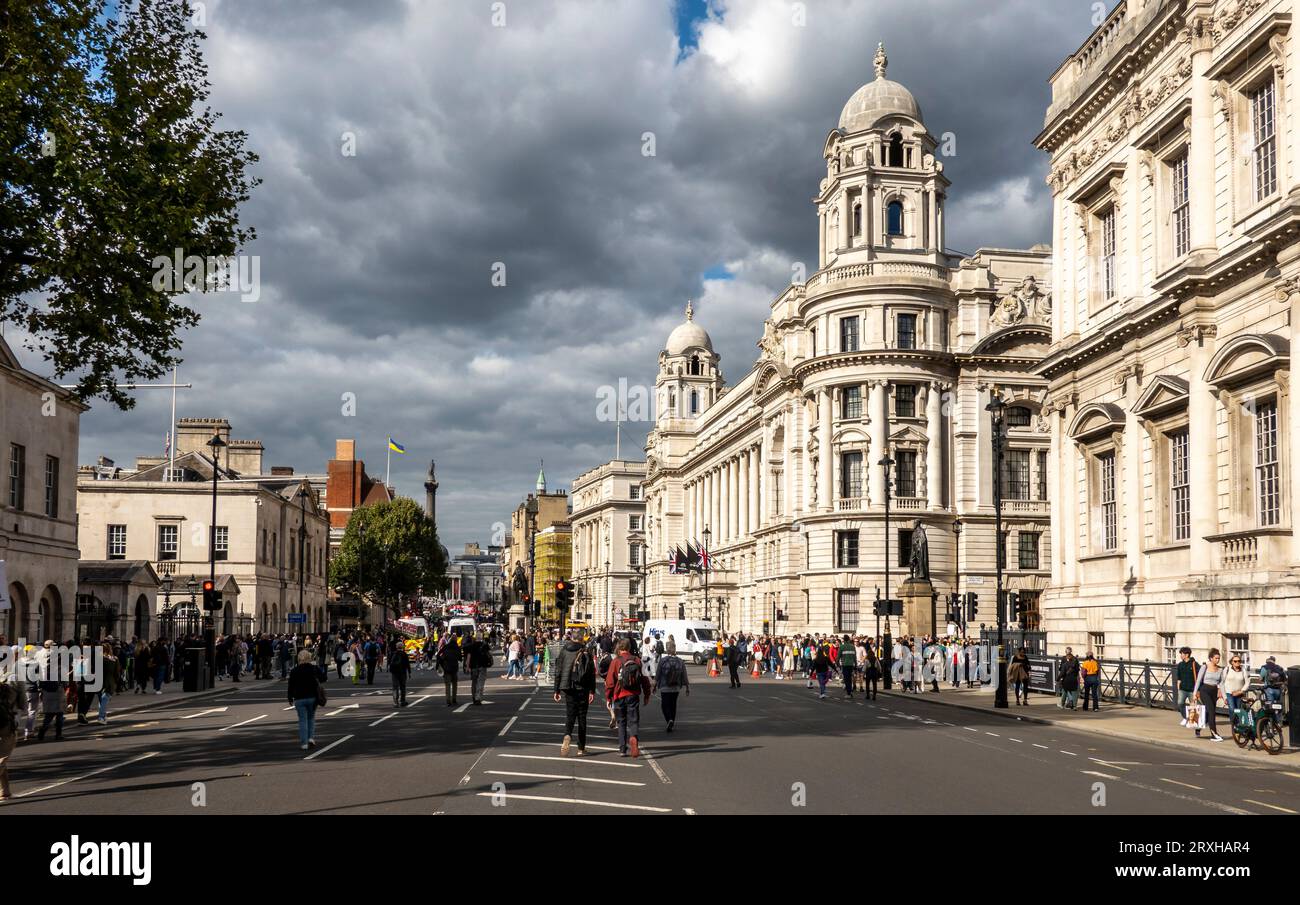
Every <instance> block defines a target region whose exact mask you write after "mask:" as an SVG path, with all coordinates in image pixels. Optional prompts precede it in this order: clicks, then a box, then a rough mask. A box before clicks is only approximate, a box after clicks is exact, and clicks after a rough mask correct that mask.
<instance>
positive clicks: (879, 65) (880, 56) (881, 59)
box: [875, 41, 889, 79]
mask: <svg viewBox="0 0 1300 905" xmlns="http://www.w3.org/2000/svg"><path fill="white" fill-rule="evenodd" d="M875 64H876V78H878V79H883V78H884V77H885V67H887V66H888V65H889V57H888V56H886V55H885V42H884V41H881V42H880V43H879V44H877V45H876V60H875Z"/></svg>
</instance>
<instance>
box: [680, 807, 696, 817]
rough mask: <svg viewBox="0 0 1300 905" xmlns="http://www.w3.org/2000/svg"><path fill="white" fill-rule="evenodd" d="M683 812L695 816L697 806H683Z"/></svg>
mask: <svg viewBox="0 0 1300 905" xmlns="http://www.w3.org/2000/svg"><path fill="white" fill-rule="evenodd" d="M682 813H683V814H689V815H690V816H691V817H694V816H695V808H682Z"/></svg>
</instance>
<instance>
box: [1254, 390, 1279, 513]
mask: <svg viewBox="0 0 1300 905" xmlns="http://www.w3.org/2000/svg"><path fill="white" fill-rule="evenodd" d="M1255 493H1256V497H1255V498H1256V500H1257V502H1258V506H1259V524H1260V525H1263V526H1267V525H1276V524H1277V523H1278V521H1279V520H1280V519H1281V516H1282V496H1281V487H1280V484H1279V479H1278V450H1277V403H1276V402H1272V401H1270V402H1263V403H1260V405H1259V407H1258V408H1257V409H1255Z"/></svg>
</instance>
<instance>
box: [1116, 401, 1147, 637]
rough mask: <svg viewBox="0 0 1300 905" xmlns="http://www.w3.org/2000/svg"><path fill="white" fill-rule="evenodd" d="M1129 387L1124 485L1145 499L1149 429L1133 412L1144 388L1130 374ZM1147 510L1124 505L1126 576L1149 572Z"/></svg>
mask: <svg viewBox="0 0 1300 905" xmlns="http://www.w3.org/2000/svg"><path fill="white" fill-rule="evenodd" d="M1125 391H1126V392H1125V394H1124V395H1125V399H1124V410H1125V412H1124V448H1123V450H1122V455H1123V461H1124V479H1123V482H1122V483H1121V484H1120V486H1121V487H1123V488H1124V498H1125V499H1129V500H1140V499H1142V438H1143V437H1144V436H1145V435H1146V432H1145V431H1143V430H1142V425H1141V424H1140V423H1139V422H1138V416H1137V415H1136V414H1134V412H1133V406H1135V405H1136V404H1137V401H1138V396H1140V395H1141V394H1142V389H1141V387H1139V386H1138V383H1137V379H1136V378H1129V380H1128V383H1127V385H1126V387H1125ZM1145 510H1146V507H1145V506H1140V505H1138V506H1122V507H1120V512H1122V513H1123V519H1124V556H1125V558H1126V560H1127V563H1126V564H1127V566H1128V568H1127V569H1125V573H1126V574H1125V576H1124V577H1125V580H1127V579H1128V578H1129V576H1132V577H1133V578H1134V579H1135V580H1137V581H1141V580H1142V579H1143V578H1144V577H1145V574H1146V569H1145V566H1144V564H1145V561H1146V558H1145V556H1143V554H1142V542H1143V539H1144V538H1143V522H1144V517H1145V515H1146V511H1145ZM1132 641H1133V639H1132V637H1130V638H1129V643H1130V644H1132Z"/></svg>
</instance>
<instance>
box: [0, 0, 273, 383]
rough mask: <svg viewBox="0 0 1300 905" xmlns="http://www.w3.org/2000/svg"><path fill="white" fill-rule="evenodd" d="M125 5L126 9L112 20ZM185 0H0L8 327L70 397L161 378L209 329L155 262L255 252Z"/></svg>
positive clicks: (235, 155)
mask: <svg viewBox="0 0 1300 905" xmlns="http://www.w3.org/2000/svg"><path fill="white" fill-rule="evenodd" d="M119 6H120V7H121V10H120V12H119V10H118V7H119ZM192 20H193V11H192V9H191V7H190V4H189V2H188V0H112V2H110V0H83V2H67V0H17V2H4V0H0V322H10V323H14V324H17V325H18V326H20V327H21V328H22V329H23V330H25V331H26V332H27V334H28V339H27V341H26V344H27V347H28V348H30V349H32V350H33V351H36V352H39V353H40V354H41V355H42V356H43V357H44V358H45V360H46V361H49V362H51V364H52V365H53V370H54V373H55V375H56V376H59V377H63V376H66V375H69V374H74V375H76V380H77V383H76V387H77V389H76V392H77V394H78V395H79V396H80V397H82V398H84V399H89V398H91V397H95V396H100V397H103V398H105V399H108V400H110V401H111V402H113V403H114V404H115V405H117V406H119V407H121V408H130V407H131V406H132V405H133V404H134V400H133V399H132V398H131V397H130V396H129V395H128V394H127V393H126V392H124V391H123V390H121V389H119V388H117V387H116V386H115V385H114V384H115V383H116V382H117V381H119V380H123V381H131V380H136V379H140V378H145V379H151V378H157V377H159V376H160V375H162V374H164V373H165V372H166V371H167V369H168V368H170V367H171V366H172V364H173V363H174V362H175V361H176V357H175V356H174V355H173V352H174V351H175V350H176V349H178V348H179V347H180V339H179V334H180V333H181V332H182V331H183V330H185V329H186V328H188V327H192V326H193V325H194V324H196V323H197V322H198V320H199V314H198V312H197V311H195V310H193V309H191V308H190V307H188V306H187V305H186V304H185V303H184V301H183V293H184V292H185V291H188V290H190V289H194V290H198V291H204V290H207V289H211V288H214V287H213V286H212V285H211V283H209V282H196V283H191V284H190V285H188V286H186V285H182V282H181V279H180V277H179V276H178V277H177V278H176V279H175V280H172V279H170V276H171V274H170V271H167V272H166V273H165V276H166V277H168V279H165V280H164V279H161V278H159V274H160V270H161V265H160V263H159V259H161V258H166V259H168V260H173V259H174V258H175V256H176V254H177V252H178V251H179V253H180V254H181V256H182V258H186V257H191V256H197V257H198V258H202V259H203V260H205V261H209V260H217V261H221V260H225V259H228V258H230V257H232V256H234V255H236V254H237V253H238V252H239V251H240V249H241V248H242V247H243V246H244V245H245V244H246V243H247V242H249V241H251V240H252V239H253V238H254V236H255V232H254V230H253V229H251V228H249V227H245V226H241V225H240V223H239V205H240V204H241V203H242V202H243V201H245V200H247V198H248V197H249V192H250V191H251V189H252V188H253V187H254V186H256V185H257V184H258V183H259V182H260V180H258V179H254V178H252V177H251V176H250V174H249V169H250V167H251V166H252V165H253V164H254V163H255V162H256V161H257V159H258V158H257V155H256V154H253V153H252V152H250V151H248V150H246V149H245V147H244V143H245V140H246V138H247V136H246V134H245V133H244V132H238V131H223V130H220V129H218V128H217V120H218V118H219V116H220V114H218V113H215V112H213V111H212V109H211V108H210V107H208V106H206V103H205V102H206V101H207V98H208V96H209V93H210V91H209V88H210V85H209V82H208V80H207V65H206V64H205V63H204V61H203V56H202V54H201V53H200V42H201V41H202V40H203V39H204V38H205V35H204V34H203V32H201V31H199V30H197V29H196V28H195V27H194V23H193V21H192Z"/></svg>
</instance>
